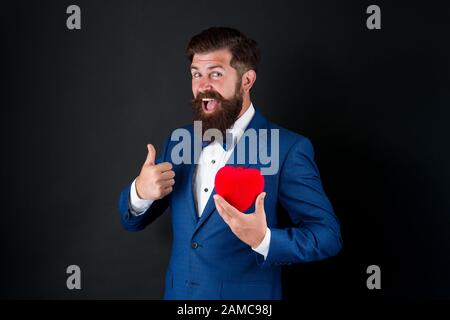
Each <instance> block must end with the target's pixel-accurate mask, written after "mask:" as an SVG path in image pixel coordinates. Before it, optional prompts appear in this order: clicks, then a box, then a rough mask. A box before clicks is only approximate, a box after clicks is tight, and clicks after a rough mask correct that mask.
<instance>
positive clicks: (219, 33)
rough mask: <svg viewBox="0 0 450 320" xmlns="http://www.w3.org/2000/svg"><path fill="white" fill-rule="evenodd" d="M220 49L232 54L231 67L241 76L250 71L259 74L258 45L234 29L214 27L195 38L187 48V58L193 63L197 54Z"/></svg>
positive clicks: (259, 55) (259, 57)
mask: <svg viewBox="0 0 450 320" xmlns="http://www.w3.org/2000/svg"><path fill="white" fill-rule="evenodd" d="M220 49H228V50H230V52H231V54H232V58H231V61H230V65H231V66H232V67H233V68H234V69H236V70H237V71H238V72H239V73H240V74H241V75H242V74H243V73H244V72H245V71H248V70H254V71H255V72H257V69H258V63H259V61H260V59H261V53H260V50H259V48H258V44H257V43H256V41H255V40H252V39H250V38H247V37H246V36H245V35H244V34H243V33H242V32H240V31H239V30H236V29H233V28H226V27H212V28H209V29H206V30H204V31H202V32H200V33H199V34H197V35H195V36H193V37H192V38H191V40H190V41H189V44H188V46H187V48H186V56H187V58H188V59H189V61H191V62H192V58H193V57H194V54H196V53H208V52H211V51H215V50H220Z"/></svg>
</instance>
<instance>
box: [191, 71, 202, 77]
mask: <svg viewBox="0 0 450 320" xmlns="http://www.w3.org/2000/svg"><path fill="white" fill-rule="evenodd" d="M192 78H200V73H198V72H196V73H193V74H192Z"/></svg>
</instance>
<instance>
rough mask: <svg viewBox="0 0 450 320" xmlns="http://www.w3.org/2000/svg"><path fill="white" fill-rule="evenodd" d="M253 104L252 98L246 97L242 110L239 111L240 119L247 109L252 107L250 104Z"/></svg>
mask: <svg viewBox="0 0 450 320" xmlns="http://www.w3.org/2000/svg"><path fill="white" fill-rule="evenodd" d="M251 104H252V102H251V100H250V98H247V97H244V101H243V102H242V109H241V112H240V113H239V116H238V117H237V118H238V119H239V118H240V117H241V116H242V115H243V114H244V113H245V111H247V110H248V108H250V105H251Z"/></svg>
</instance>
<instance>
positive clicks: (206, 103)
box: [202, 98, 220, 113]
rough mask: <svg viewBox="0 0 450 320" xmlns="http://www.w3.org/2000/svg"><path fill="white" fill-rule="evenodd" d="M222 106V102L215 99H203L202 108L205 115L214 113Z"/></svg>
mask: <svg viewBox="0 0 450 320" xmlns="http://www.w3.org/2000/svg"><path fill="white" fill-rule="evenodd" d="M219 106H220V101H219V100H216V99H214V98H203V99H202V107H203V111H204V112H205V113H211V112H214V111H215V110H216V109H217V108H219Z"/></svg>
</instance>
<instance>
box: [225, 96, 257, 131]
mask: <svg viewBox="0 0 450 320" xmlns="http://www.w3.org/2000/svg"><path fill="white" fill-rule="evenodd" d="M254 115H255V108H254V107H253V103H250V107H248V109H247V110H246V111H245V112H244V113H243V114H242V115H241V116H240V117H239V118H238V119H237V120H236V121H235V122H234V124H233V125H232V126H231V127H230V129H228V131H229V132H231V134H232V135H233V138H237V139H239V138H240V137H241V136H242V135H243V134H244V131H245V129H246V128H247V126H248V124H249V123H250V121H251V120H252V118H253V116H254Z"/></svg>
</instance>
